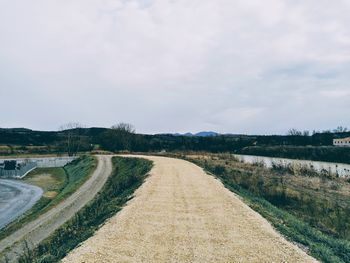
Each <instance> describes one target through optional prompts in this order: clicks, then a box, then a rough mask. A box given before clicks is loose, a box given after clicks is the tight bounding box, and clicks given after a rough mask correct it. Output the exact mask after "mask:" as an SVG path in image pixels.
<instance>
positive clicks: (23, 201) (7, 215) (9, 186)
mask: <svg viewBox="0 0 350 263" xmlns="http://www.w3.org/2000/svg"><path fill="white" fill-rule="evenodd" d="M42 194H43V190H42V189H41V188H39V187H37V186H34V185H29V184H25V183H21V182H18V181H15V180H5V179H0V229H1V228H3V227H4V226H6V225H7V224H9V223H10V222H12V221H13V220H15V219H16V218H17V217H19V216H21V215H22V214H24V213H25V212H26V211H28V210H29V209H30V208H31V207H32V206H33V205H34V204H35V203H36V202H37V201H38V200H39V199H40V198H41V196H42Z"/></svg>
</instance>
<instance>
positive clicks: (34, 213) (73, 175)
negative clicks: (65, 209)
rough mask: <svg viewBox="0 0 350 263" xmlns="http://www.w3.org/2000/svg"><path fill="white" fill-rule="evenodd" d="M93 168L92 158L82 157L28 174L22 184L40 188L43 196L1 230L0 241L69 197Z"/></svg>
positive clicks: (93, 161) (94, 162)
mask: <svg viewBox="0 0 350 263" xmlns="http://www.w3.org/2000/svg"><path fill="white" fill-rule="evenodd" d="M95 166H96V160H95V159H94V158H93V157H91V156H84V157H82V158H80V159H78V160H75V161H73V162H72V163H70V164H68V165H66V166H65V167H64V168H37V169H35V170H34V171H32V172H31V173H30V174H28V175H27V176H26V177H25V178H24V179H23V182H25V183H29V184H33V185H36V186H39V187H41V188H42V189H43V190H44V194H43V196H42V198H41V199H40V200H39V201H38V202H37V203H36V204H35V205H34V206H33V207H32V208H31V209H30V210H29V211H28V212H26V213H25V214H24V215H23V216H21V217H19V218H18V219H16V220H15V221H13V222H12V223H10V224H9V225H8V226H6V227H5V228H4V229H2V231H1V233H0V240H1V239H3V238H5V237H6V236H8V235H10V234H11V233H13V232H15V231H16V230H18V229H19V228H21V227H22V226H23V225H25V224H26V223H28V222H30V221H32V220H33V219H35V218H37V217H38V216H39V215H41V214H43V213H45V212H46V211H48V210H50V209H51V208H53V207H54V206H55V205H57V204H58V203H60V202H61V201H62V200H64V199H65V198H67V197H68V196H69V195H71V194H72V193H73V192H74V191H75V190H76V189H77V188H79V186H80V185H82V184H83V183H84V182H85V181H86V180H87V179H88V178H89V175H90V174H91V171H92V170H93V169H94V167H95Z"/></svg>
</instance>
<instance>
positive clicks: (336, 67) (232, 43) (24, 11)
mask: <svg viewBox="0 0 350 263" xmlns="http://www.w3.org/2000/svg"><path fill="white" fill-rule="evenodd" d="M0 7H1V8H0V35H1V39H2V41H1V42H0V70H1V73H0V76H1V77H0V96H1V99H2V103H1V104H0V110H1V111H2V112H9V114H6V115H5V117H3V118H2V123H0V126H24V125H26V126H29V127H31V128H37V129H56V128H57V127H58V126H59V125H60V124H61V123H63V122H68V121H71V120H78V121H81V122H84V123H85V124H86V125H101V126H110V125H112V124H114V123H115V122H118V121H126V122H132V123H133V124H134V125H135V126H136V127H137V129H138V131H140V132H149V133H154V132H171V131H179V132H186V131H199V130H208V129H215V130H218V131H221V132H240V133H245V132H249V133H277V132H284V131H286V130H288V129H289V128H291V127H295V128H300V129H322V128H332V127H335V126H337V125H344V126H350V123H349V121H348V118H346V116H348V115H349V113H350V112H349V111H350V108H349V107H348V105H347V104H348V103H346V101H345V100H346V98H348V95H347V94H348V93H349V90H350V88H349V86H348V83H349V80H350V76H349V74H348V72H349V70H350V45H349V44H350V29H349V27H348V25H349V24H350V18H349V16H348V12H349V10H350V4H349V3H348V1H345V0H342V1H339V2H337V5H334V4H331V3H329V1H326V0H321V1H316V0H312V1H307V2H305V1H291V0H266V1H258V0H252V1H243V0H235V1H232V0H230V1H229V0H218V1H209V0H201V1H191V2H189V1H184V0H177V1H173V0H171V1H170V0H169V1H168V0H147V1H146V0H130V1H124V0H99V1H97V0H86V1H82V0H72V1H44V0H35V1H31V2H28V1H23V0H14V1H0ZM339 92H340V93H339ZM344 94H345V95H344ZM334 98H339V99H340V101H338V102H337V103H335V102H333V99H334ZM13 100H15V101H17V103H16V107H15V108H14V107H13ZM325 105H326V106H327V107H325ZM9 109H11V110H9ZM43 109H44V110H43ZM261 116H265V118H262V117H261ZM296 116H302V118H301V117H296Z"/></svg>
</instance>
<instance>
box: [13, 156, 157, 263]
mask: <svg viewBox="0 0 350 263" xmlns="http://www.w3.org/2000/svg"><path fill="white" fill-rule="evenodd" d="M113 167H114V168H113V172H112V175H111V176H110V178H109V179H108V181H107V182H106V184H105V186H104V187H103V189H102V190H101V191H100V192H99V194H98V195H97V196H96V197H95V198H94V199H93V200H92V201H91V202H90V203H89V204H88V205H87V206H85V207H84V208H83V209H81V210H80V211H79V212H78V213H77V215H76V216H75V217H74V218H72V219H71V220H70V221H68V222H67V223H66V224H65V225H64V226H62V227H61V228H59V229H58V230H57V231H55V233H54V234H53V235H52V236H51V237H49V238H48V239H46V240H44V241H43V242H42V243H41V244H40V245H39V247H38V248H37V249H35V250H34V251H29V252H28V253H27V254H26V255H24V256H23V257H22V258H21V259H20V260H19V262H47V263H49V262H58V261H59V260H60V259H62V258H63V257H64V256H65V255H66V254H67V253H68V252H69V251H71V250H72V249H74V248H75V247H76V246H77V245H78V244H79V243H80V242H82V241H84V240H86V239H87V238H89V237H90V236H92V235H93V233H94V232H95V231H96V230H97V229H98V228H99V227H100V225H101V224H102V223H103V222H104V221H105V220H106V219H108V218H110V217H111V216H113V215H114V214H116V213H117V212H118V211H119V210H120V209H121V207H122V206H123V205H124V204H125V203H126V202H127V201H128V200H129V199H130V196H131V195H132V194H133V192H134V191H135V190H136V189H137V188H138V187H139V186H140V185H141V184H142V182H143V180H144V179H145V177H146V174H147V173H148V172H149V171H150V169H151V167H152V162H150V161H147V160H144V159H137V158H120V157H114V158H113Z"/></svg>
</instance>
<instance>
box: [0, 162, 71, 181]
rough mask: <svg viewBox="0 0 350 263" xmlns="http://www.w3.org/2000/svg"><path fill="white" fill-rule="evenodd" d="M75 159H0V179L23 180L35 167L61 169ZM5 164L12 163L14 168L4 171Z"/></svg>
mask: <svg viewBox="0 0 350 263" xmlns="http://www.w3.org/2000/svg"><path fill="white" fill-rule="evenodd" d="M76 158H77V157H44V158H25V159H23V158H20V159H0V178H23V177H24V176H26V175H27V174H28V173H29V172H30V171H32V170H34V169H35V168H36V167H39V168H52V167H63V166H65V165H66V164H68V163H70V162H72V161H73V160H74V159H76ZM6 162H14V167H13V168H11V169H6V167H5V166H6V165H5V164H6Z"/></svg>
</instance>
